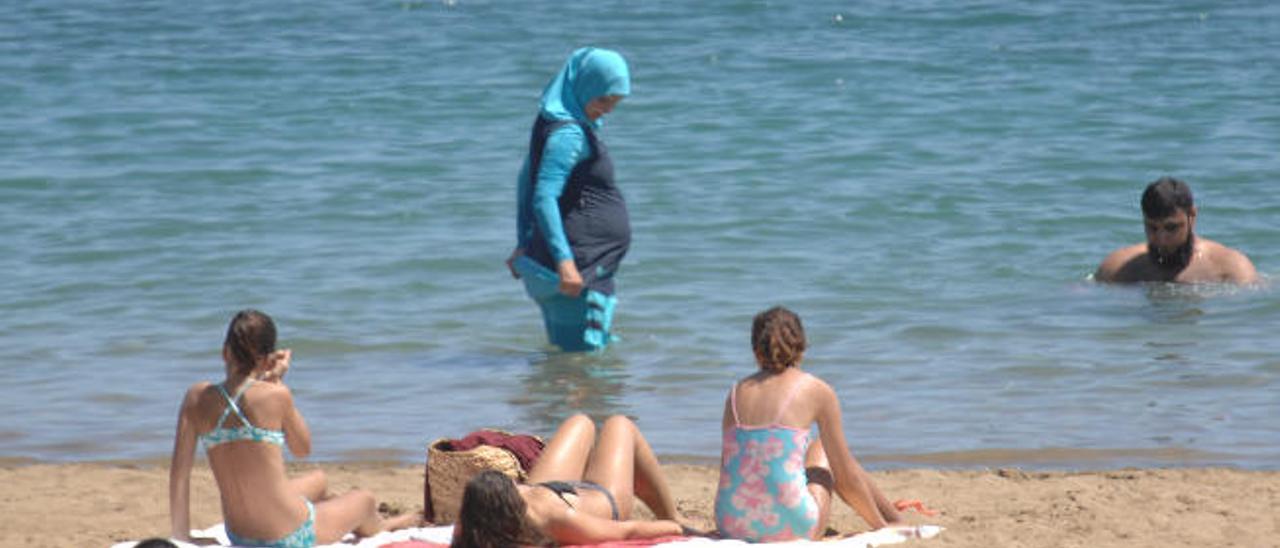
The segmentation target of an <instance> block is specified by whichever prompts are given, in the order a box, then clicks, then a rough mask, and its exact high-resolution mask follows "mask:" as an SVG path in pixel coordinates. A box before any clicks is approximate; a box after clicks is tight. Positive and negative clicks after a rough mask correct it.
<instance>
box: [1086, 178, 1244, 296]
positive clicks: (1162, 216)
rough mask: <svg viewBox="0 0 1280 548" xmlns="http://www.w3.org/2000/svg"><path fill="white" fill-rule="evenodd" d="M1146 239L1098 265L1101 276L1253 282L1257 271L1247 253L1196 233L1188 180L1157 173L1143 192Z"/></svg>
mask: <svg viewBox="0 0 1280 548" xmlns="http://www.w3.org/2000/svg"><path fill="white" fill-rule="evenodd" d="M1141 203H1142V225H1143V229H1144V231H1145V232H1146V236H1147V239H1146V241H1145V242H1143V243H1140V244H1134V245H1130V246H1127V247H1123V248H1120V249H1118V250H1116V251H1114V252H1112V253H1111V254H1110V255H1108V256H1107V258H1106V259H1103V261H1102V264H1100V265H1099V266H1098V270H1097V271H1096V272H1095V273H1094V279H1095V280H1097V281H1099V282H1119V283H1128V282H1177V283H1206V282H1209V283H1212V282H1227V283H1252V282H1255V281H1257V279H1258V273H1257V270H1255V269H1254V266H1253V263H1252V262H1250V261H1249V258H1248V257H1246V256H1245V255H1244V253H1241V252H1239V251H1236V250H1235V249H1231V248H1229V247H1227V246H1224V245H1222V244H1219V243H1217V242H1214V241H1212V240H1209V239H1207V238H1201V237H1199V236H1198V235H1197V233H1196V218H1197V216H1198V215H1199V210H1198V209H1196V204H1195V198H1194V197H1193V196H1192V193H1191V187H1190V186H1188V185H1187V183H1185V182H1183V181H1181V180H1179V179H1175V178H1173V177H1161V178H1160V179H1157V180H1156V181H1154V182H1152V183H1151V184H1149V185H1147V188H1146V190H1144V191H1143V192H1142V200H1141Z"/></svg>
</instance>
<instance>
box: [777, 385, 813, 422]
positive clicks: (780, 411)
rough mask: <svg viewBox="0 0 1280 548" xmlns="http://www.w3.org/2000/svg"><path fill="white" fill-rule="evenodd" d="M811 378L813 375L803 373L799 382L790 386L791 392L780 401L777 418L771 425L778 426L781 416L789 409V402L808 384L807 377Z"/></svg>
mask: <svg viewBox="0 0 1280 548" xmlns="http://www.w3.org/2000/svg"><path fill="white" fill-rule="evenodd" d="M812 376H813V375H810V374H808V373H805V374H804V376H803V377H800V380H798V381H796V383H795V384H793V385H791V391H790V392H788V393H787V398H786V399H785V400H782V407H779V408H778V416H777V417H774V418H773V424H778V423H779V422H781V421H782V414H783V413H786V412H787V409H788V408H790V407H791V400H794V399H796V394H799V393H800V389H801V388H803V387H804V385H805V384H806V383H808V382H809V377H812Z"/></svg>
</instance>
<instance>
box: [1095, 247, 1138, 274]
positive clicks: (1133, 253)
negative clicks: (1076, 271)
mask: <svg viewBox="0 0 1280 548" xmlns="http://www.w3.org/2000/svg"><path fill="white" fill-rule="evenodd" d="M1146 253H1147V244H1144V243H1138V244H1133V245H1130V246H1125V247H1122V248H1120V249H1117V250H1115V251H1112V252H1111V254H1110V255H1107V258H1105V259H1103V260H1102V264H1100V265H1098V270H1097V272H1095V273H1094V274H1093V278H1094V280H1096V281H1099V282H1124V281H1130V280H1129V279H1128V278H1129V276H1127V275H1126V274H1127V273H1128V271H1129V270H1130V269H1132V267H1133V264H1132V263H1133V261H1134V260H1135V259H1139V258H1141V257H1143V256H1145V255H1146Z"/></svg>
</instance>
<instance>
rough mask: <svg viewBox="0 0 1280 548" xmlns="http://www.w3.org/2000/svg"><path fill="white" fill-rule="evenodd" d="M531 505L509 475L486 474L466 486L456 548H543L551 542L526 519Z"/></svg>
mask: <svg viewBox="0 0 1280 548" xmlns="http://www.w3.org/2000/svg"><path fill="white" fill-rule="evenodd" d="M527 513H528V505H526V504H525V502H524V498H522V497H521V496H520V492H519V491H517V490H516V484H515V482H514V481H512V480H511V478H509V477H507V476H506V474H503V473H502V472H498V471H496V470H486V471H484V472H481V473H479V474H476V476H475V477H474V478H472V479H471V481H469V482H467V487H466V490H464V491H463V493H462V506H460V507H459V508H458V522H457V525H455V526H454V529H453V546H458V547H467V548H489V547H500V546H544V545H547V544H548V540H547V539H546V538H545V537H543V536H542V534H541V533H540V532H538V530H537V529H536V528H534V527H533V526H532V525H530V524H529V520H528V518H527V516H526V514H527Z"/></svg>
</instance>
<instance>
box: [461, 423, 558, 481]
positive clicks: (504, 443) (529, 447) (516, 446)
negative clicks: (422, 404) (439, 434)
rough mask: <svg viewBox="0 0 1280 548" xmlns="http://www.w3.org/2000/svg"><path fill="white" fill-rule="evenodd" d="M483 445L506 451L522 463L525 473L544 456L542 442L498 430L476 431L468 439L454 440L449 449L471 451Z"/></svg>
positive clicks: (527, 436)
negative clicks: (540, 456)
mask: <svg viewBox="0 0 1280 548" xmlns="http://www.w3.org/2000/svg"><path fill="white" fill-rule="evenodd" d="M481 445H488V446H490V447H497V448H499V449H506V450H507V451H508V452H510V453H511V454H512V455H514V456H515V457H516V460H518V461H520V468H523V469H524V470H525V471H528V470H529V469H531V468H533V463H535V462H537V461H538V456H539V455H542V440H540V439H538V438H536V437H534V436H530V435H528V434H508V433H506V432H498V431H496V430H476V431H475V432H472V433H470V434H467V437H465V438H462V439H460V440H454V441H452V442H450V443H449V447H451V448H453V450H454V451H470V450H472V449H475V448H477V447H479V446H481Z"/></svg>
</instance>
